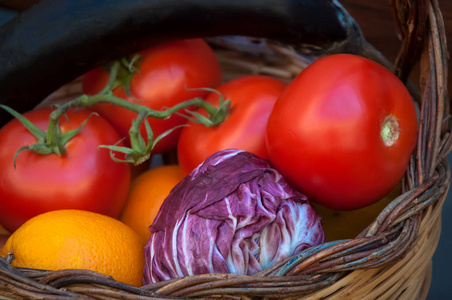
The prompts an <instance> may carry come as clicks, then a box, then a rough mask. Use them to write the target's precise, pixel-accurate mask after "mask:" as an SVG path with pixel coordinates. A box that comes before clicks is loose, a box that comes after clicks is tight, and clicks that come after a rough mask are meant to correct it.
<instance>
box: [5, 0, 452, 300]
mask: <svg viewBox="0 0 452 300" xmlns="http://www.w3.org/2000/svg"><path fill="white" fill-rule="evenodd" d="M411 2H413V1H395V0H394V1H391V7H392V9H393V11H394V12H395V14H394V16H395V20H396V22H395V23H396V24H397V25H398V26H399V29H400V32H401V33H402V36H403V39H404V43H403V47H402V49H401V51H400V56H399V58H398V60H397V61H396V63H395V68H394V70H395V72H396V74H397V75H398V76H399V77H400V78H402V79H403V80H406V79H407V78H408V77H409V74H410V72H411V68H412V66H413V65H414V64H416V63H417V62H420V64H419V66H420V76H419V82H420V84H419V90H420V92H419V94H416V95H413V96H414V98H417V97H418V95H421V96H420V97H419V98H420V99H418V100H419V110H420V122H419V136H418V144H417V147H416V149H415V151H414V153H413V155H412V158H411V161H410V163H409V166H408V169H407V171H406V175H405V177H404V181H403V193H402V195H400V196H399V197H397V198H396V199H395V200H394V201H392V202H391V203H390V204H389V205H388V206H387V207H386V208H385V209H384V210H383V211H382V212H381V214H380V215H379V216H378V217H377V218H376V219H375V221H374V222H373V223H372V224H371V225H370V226H369V227H368V228H367V229H366V230H364V231H363V232H362V233H361V234H359V235H358V236H357V237H356V238H354V239H351V240H343V241H334V242H329V243H326V244H323V245H320V246H318V247H315V248H312V249H308V250H306V251H304V252H302V253H300V254H299V255H297V256H295V257H292V258H290V259H288V260H286V261H284V262H282V263H280V264H279V265H276V266H274V267H271V268H269V269H266V270H264V271H262V272H261V273H258V274H256V275H254V276H241V275H231V274H207V275H199V276H192V277H185V278H180V279H175V280H171V281H167V282H161V283H156V284H151V285H148V286H143V287H141V288H137V287H132V286H129V285H126V284H122V283H119V282H116V281H114V280H113V279H112V278H110V277H107V276H104V275H101V274H98V273H95V272H91V271H87V270H62V271H45V270H35V269H21V268H13V267H11V266H10V265H9V264H8V263H7V262H6V261H5V260H3V259H0V296H3V297H6V298H7V299H30V298H33V299H72V298H78V297H86V298H96V299H97V298H99V299H155V298H162V299H168V298H171V299H174V298H177V299H181V298H231V299H238V298H240V299H254V298H269V299H270V298H296V299H409V300H412V299H425V298H426V295H427V292H428V289H429V285H430V280H431V271H432V263H431V259H432V256H433V253H434V251H435V249H436V245H437V243H438V240H439V236H440V230H441V209H442V205H443V201H444V200H445V198H446V194H447V191H448V188H449V182H450V168H449V165H448V163H447V159H446V156H447V154H448V153H449V151H450V150H451V147H452V136H451V134H450V130H451V123H450V115H449V98H448V95H447V49H446V42H445V32H444V25H443V20H442V15H441V11H440V9H439V7H438V3H437V0H430V1H428V0H427V1H414V2H413V3H412V4H410V5H409V3H411ZM420 40H423V41H424V42H423V43H420V42H419V41H420ZM246 41H249V40H248V39H243V38H239V37H237V38H233V39H222V38H219V39H212V40H210V42H211V43H212V45H213V46H214V48H215V49H216V51H217V54H218V57H219V59H220V62H221V63H222V66H223V70H224V73H225V77H226V78H225V80H229V79H232V78H234V77H237V76H240V75H243V74H258V73H259V74H269V75H272V76H275V77H279V78H281V79H284V80H287V81H289V80H291V79H292V78H293V77H294V76H295V75H296V74H297V73H298V72H299V71H300V70H302V69H303V68H304V67H305V66H306V65H307V64H309V62H310V58H309V57H306V56H303V55H300V54H299V53H297V50H296V49H291V48H288V47H284V46H281V45H278V44H276V43H272V42H271V41H264V40H253V41H252V42H251V43H246ZM250 53H251V55H250ZM79 93H80V81H75V82H73V83H71V84H68V85H67V86H65V87H64V88H62V89H61V90H59V91H57V92H55V93H54V94H53V95H52V96H51V97H50V98H49V99H48V100H47V101H60V100H65V99H67V98H71V97H75V96H77V95H78V94H79Z"/></svg>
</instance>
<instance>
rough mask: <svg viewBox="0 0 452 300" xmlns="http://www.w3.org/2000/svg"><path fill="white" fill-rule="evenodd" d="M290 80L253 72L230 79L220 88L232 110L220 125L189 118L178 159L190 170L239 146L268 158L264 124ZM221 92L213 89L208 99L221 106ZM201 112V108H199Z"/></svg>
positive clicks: (180, 140) (185, 170)
mask: <svg viewBox="0 0 452 300" xmlns="http://www.w3.org/2000/svg"><path fill="white" fill-rule="evenodd" d="M286 86H287V84H286V83H285V82H283V81H281V80H279V79H276V78H272V77H268V76H260V75H250V76H243V77H239V78H237V79H234V80H231V81H229V82H227V83H225V84H223V85H221V86H219V87H218V88H217V91H218V92H220V93H221V95H222V96H223V97H224V99H230V100H231V112H230V114H229V116H228V118H227V119H226V120H225V121H224V122H223V123H222V124H220V125H219V126H216V127H207V126H205V125H202V124H197V123H194V122H191V121H189V122H188V123H187V125H189V126H187V127H184V128H183V129H182V133H181V136H180V138H179V144H178V147H177V152H178V153H177V154H178V161H179V164H180V167H181V169H182V170H183V172H184V173H185V174H189V173H190V172H191V171H193V169H195V168H196V167H197V166H198V165H199V164H200V163H202V162H203V161H204V160H205V159H206V158H207V157H209V156H210V155H212V154H214V153H215V152H217V151H220V150H223V149H228V148H236V149H242V150H246V151H248V152H251V153H254V154H256V155H257V156H259V157H261V158H264V159H267V158H268V154H267V148H266V145H265V128H266V124H267V119H268V116H269V115H270V112H271V110H272V109H273V105H274V104H275V102H276V99H277V98H278V97H279V95H281V93H282V92H283V90H284V89H285V88H286ZM218 99H219V96H218V94H217V93H214V92H213V93H211V94H209V96H207V98H206V101H207V102H209V103H211V104H213V105H215V106H218ZM200 113H202V111H200Z"/></svg>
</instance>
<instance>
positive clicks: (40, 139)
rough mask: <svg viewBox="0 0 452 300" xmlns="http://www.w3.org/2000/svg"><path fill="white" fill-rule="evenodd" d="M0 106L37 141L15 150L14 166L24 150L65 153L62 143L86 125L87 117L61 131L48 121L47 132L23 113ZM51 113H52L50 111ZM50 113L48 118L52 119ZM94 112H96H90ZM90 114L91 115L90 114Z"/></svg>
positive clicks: (41, 152) (40, 152)
mask: <svg viewBox="0 0 452 300" xmlns="http://www.w3.org/2000/svg"><path fill="white" fill-rule="evenodd" d="M0 107H1V108H3V109H4V110H6V111H8V112H9V113H10V114H12V115H13V116H14V117H15V118H17V119H18V120H19V121H20V122H21V123H22V124H23V125H24V126H25V128H27V129H28V131H29V132H30V133H31V134H32V135H33V136H34V137H35V138H36V140H37V142H36V143H34V144H31V145H28V146H23V147H21V148H20V149H19V150H17V152H16V155H15V156H14V160H13V164H14V168H16V159H17V156H18V155H19V153H20V152H22V151H24V150H30V151H32V152H35V153H39V154H43V155H45V154H51V153H55V154H58V155H59V156H63V155H64V154H65V153H66V149H65V147H64V145H65V144H66V143H67V142H68V141H69V140H71V139H72V138H73V137H74V136H75V135H77V134H78V133H79V132H80V131H81V130H82V128H83V127H84V126H85V125H86V123H87V122H88V120H89V118H87V119H86V120H85V121H83V122H82V124H81V125H80V126H79V127H78V128H76V129H73V130H70V131H67V132H64V133H63V132H61V130H60V127H59V126H56V125H55V124H56V122H49V127H48V130H47V132H45V131H43V130H41V129H39V128H38V127H37V126H36V125H34V124H33V123H32V122H30V121H29V120H28V119H27V118H25V117H24V116H23V115H21V114H20V113H18V112H17V111H15V110H13V109H12V108H10V107H8V106H5V105H0ZM52 114H53V113H52ZM52 114H51V116H50V118H51V119H52ZM92 114H96V113H92ZM92 114H91V115H92ZM91 115H90V116H91Z"/></svg>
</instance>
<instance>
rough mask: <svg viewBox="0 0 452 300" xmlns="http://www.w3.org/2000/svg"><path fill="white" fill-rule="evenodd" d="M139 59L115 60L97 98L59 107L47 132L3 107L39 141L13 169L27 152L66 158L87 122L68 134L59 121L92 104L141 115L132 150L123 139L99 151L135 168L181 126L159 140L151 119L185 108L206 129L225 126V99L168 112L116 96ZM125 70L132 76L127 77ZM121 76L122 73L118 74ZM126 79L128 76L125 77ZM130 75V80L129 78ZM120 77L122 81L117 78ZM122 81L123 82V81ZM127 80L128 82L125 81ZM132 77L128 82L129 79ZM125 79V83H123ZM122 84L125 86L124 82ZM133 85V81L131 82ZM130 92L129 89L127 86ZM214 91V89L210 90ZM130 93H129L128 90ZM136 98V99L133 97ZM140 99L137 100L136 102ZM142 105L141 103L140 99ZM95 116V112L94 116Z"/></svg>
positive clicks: (132, 137) (134, 128)
mask: <svg viewBox="0 0 452 300" xmlns="http://www.w3.org/2000/svg"><path fill="white" fill-rule="evenodd" d="M137 60H139V57H137V56H135V57H134V58H133V59H132V60H131V61H130V62H129V61H128V60H120V61H114V62H112V63H111V64H109V67H110V72H109V73H110V79H109V81H108V83H107V85H106V86H105V87H104V88H103V89H102V91H100V92H99V93H98V94H96V95H91V96H89V95H82V96H80V97H78V98H75V99H73V100H72V101H69V102H67V103H65V104H63V105H60V106H56V109H55V110H53V111H52V112H51V114H50V117H49V123H48V128H47V131H43V130H41V129H39V128H38V127H36V126H35V125H34V124H33V123H31V122H30V121H29V120H27V119H26V118H25V117H24V116H22V115H21V114H20V113H18V112H16V111H14V110H13V109H11V108H9V107H7V106H4V105H1V106H0V108H3V109H5V110H7V111H8V112H9V113H10V114H12V115H13V116H14V117H16V118H17V119H18V120H19V121H20V122H21V123H22V124H24V126H25V127H26V128H27V129H28V130H29V131H30V133H32V134H33V135H34V136H35V137H36V139H37V142H36V143H35V144H32V145H28V146H24V147H22V148H20V149H19V150H18V151H17V153H16V156H15V158H14V166H15V161H16V158H17V155H18V154H19V153H20V152H21V151H24V150H30V151H32V152H35V153H39V154H43V155H46V154H51V153H56V154H58V155H59V156H63V155H64V154H65V153H66V149H65V144H66V143H67V142H68V141H69V140H71V139H72V138H73V137H74V136H75V135H77V134H78V133H79V132H80V131H81V130H82V128H83V126H84V125H85V124H86V122H88V119H89V118H88V119H86V120H85V121H84V122H83V123H82V124H81V126H80V127H79V128H77V129H74V130H71V131H68V132H64V133H63V132H61V129H60V126H59V125H58V122H59V120H60V118H61V117H62V116H63V115H65V113H66V111H67V110H68V109H71V108H88V107H91V106H93V105H96V104H99V103H104V102H106V103H110V104H113V105H117V106H119V107H122V108H125V109H127V110H130V111H132V112H135V113H137V114H138V116H137V118H136V119H135V120H134V121H133V122H132V126H131V128H130V130H129V136H130V141H131V146H130V148H129V147H120V146H117V145H118V144H119V143H120V142H121V141H122V140H120V141H118V142H117V143H116V144H115V145H99V146H98V147H99V148H108V149H110V157H111V158H112V159H113V160H114V161H117V162H128V163H133V164H135V165H138V164H141V163H143V162H144V161H146V160H147V159H149V158H150V155H151V152H152V149H153V148H154V146H155V144H156V143H157V142H158V141H160V140H161V139H162V138H164V137H165V136H167V135H168V134H170V133H171V132H172V131H173V130H175V129H177V128H179V127H181V126H176V127H174V128H171V129H169V130H167V131H165V132H163V133H162V134H160V135H159V136H158V137H156V138H154V134H153V132H152V129H151V127H150V125H149V122H148V118H159V119H165V118H169V117H170V116H171V115H172V114H174V113H179V111H180V110H183V109H185V112H186V113H188V114H189V115H190V116H187V115H183V116H184V117H186V118H189V119H190V120H192V121H193V122H196V123H200V124H204V125H205V126H216V125H218V124H220V123H222V122H223V121H224V120H225V119H226V118H227V116H228V115H229V110H230V101H229V100H224V99H223V98H222V101H220V105H219V107H215V106H214V105H212V104H210V103H208V102H206V101H205V100H204V99H202V98H193V99H190V100H187V101H185V102H181V103H178V104H177V105H174V106H172V107H169V108H167V109H165V110H153V109H151V108H149V107H147V106H144V105H140V104H138V103H135V102H130V101H128V100H125V99H122V98H119V97H117V96H115V95H114V94H113V89H114V87H116V86H118V84H126V85H127V81H128V80H130V78H131V76H130V75H133V72H137V68H136V65H135V63H136V62H137ZM125 69H127V72H128V73H129V75H124V74H126V73H127V72H126V73H125V71H124V70H125ZM119 73H122V74H119ZM124 76H125V77H124ZM129 76H130V77H129ZM118 78H119V79H118ZM121 78H122V79H121ZM124 78H126V79H124ZM127 78H129V79H127ZM124 80H125V82H124ZM121 82H122V83H121ZM129 83H130V81H129ZM125 88H126V89H127V87H125ZM209 91H213V90H209ZM129 92H130V91H129ZM134 99H135V98H134ZM137 100H138V99H137ZM138 102H139V100H138ZM188 107H201V108H203V109H204V110H205V111H206V112H207V117H206V116H203V115H201V114H199V113H197V112H192V111H190V110H187V108H188ZM93 114H95V113H93ZM143 122H144V124H145V128H146V133H147V142H146V141H145V140H144V139H143V137H142V136H141V133H140V130H139V128H140V125H141V124H142V123H143ZM115 152H120V153H123V154H125V157H126V158H125V159H118V158H117V157H116V155H115Z"/></svg>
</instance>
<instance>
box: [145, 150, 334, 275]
mask: <svg viewBox="0 0 452 300" xmlns="http://www.w3.org/2000/svg"><path fill="white" fill-rule="evenodd" d="M150 231H151V236H150V239H149V241H148V243H147V245H146V248H145V258H146V264H145V268H144V273H143V274H144V278H143V283H144V284H148V283H151V282H159V281H163V280H168V279H173V278H178V277H184V276H191V275H197V274H207V273H233V274H244V275H253V274H255V273H257V272H259V271H261V270H263V269H266V268H268V267H270V266H272V265H274V264H275V263H278V262H280V261H282V260H284V259H286V258H288V257H290V256H293V255H296V254H298V253H299V252H301V251H303V250H305V249H307V248H310V247H313V246H316V245H319V244H322V243H323V242H324V240H325V235H324V232H323V229H322V226H321V220H320V217H319V215H318V214H317V213H316V211H315V210H314V208H313V207H312V206H311V205H310V204H309V202H308V201H307V198H306V196H305V195H303V194H301V193H299V192H297V191H296V190H295V189H294V188H293V187H292V186H291V185H289V183H287V181H286V180H285V179H284V178H283V177H282V176H281V175H280V174H279V173H278V172H277V171H276V170H275V169H273V168H272V167H271V166H270V165H269V163H268V162H267V161H266V160H263V159H261V158H259V157H257V156H255V155H254V154H251V153H249V152H246V151H241V150H234V149H228V150H223V151H219V152H217V153H215V154H213V155H212V156H210V157H209V158H207V159H206V160H205V161H204V162H203V163H202V164H200V165H199V166H198V167H197V168H196V169H195V170H194V171H193V172H192V173H191V174H190V175H188V176H186V177H185V178H184V179H183V180H182V181H181V182H180V183H179V184H178V185H176V186H175V187H174V189H173V190H172V191H171V192H170V194H169V195H168V197H167V198H166V199H165V201H164V202H163V204H162V207H161V208H160V211H159V213H158V215H157V216H156V219H155V220H154V223H153V224H152V225H151V226H150Z"/></svg>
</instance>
